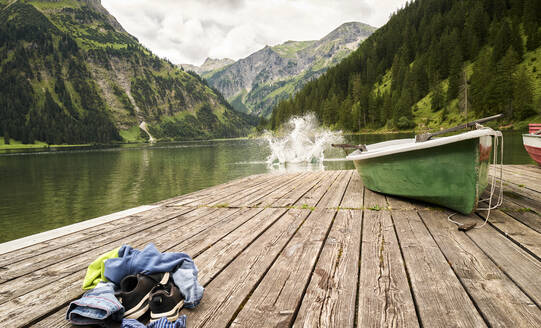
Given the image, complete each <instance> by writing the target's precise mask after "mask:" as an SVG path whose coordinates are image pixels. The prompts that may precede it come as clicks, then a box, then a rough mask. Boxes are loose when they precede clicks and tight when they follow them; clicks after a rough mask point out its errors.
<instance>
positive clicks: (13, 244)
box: [0, 205, 159, 254]
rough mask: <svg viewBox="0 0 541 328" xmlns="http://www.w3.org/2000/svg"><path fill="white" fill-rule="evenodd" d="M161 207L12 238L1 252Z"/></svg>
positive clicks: (3, 245) (0, 249)
mask: <svg viewBox="0 0 541 328" xmlns="http://www.w3.org/2000/svg"><path fill="white" fill-rule="evenodd" d="M156 207H159V205H142V206H137V207H133V208H130V209H127V210H123V211H119V212H116V213H112V214H107V215H104V216H100V217H97V218H94V219H90V220H85V221H82V222H77V223H74V224H70V225H67V226H64V227H60V228H57V229H53V230H48V231H44V232H40V233H37V234H34V235H30V236H26V237H22V238H19V239H15V240H10V241H7V242H5V243H2V244H0V254H5V253H9V252H12V251H15V250H18V249H21V248H24V247H28V246H31V245H34V244H37V243H41V242H44V241H47V240H51V239H54V238H58V237H62V236H65V235H68V234H70V233H74V232H78V231H81V230H84V229H88V228H92V227H94V226H97V225H100V224H103V223H107V222H111V221H114V220H118V219H121V218H124V217H126V216H129V215H133V214H137V213H140V212H144V211H148V210H151V209H153V208H156Z"/></svg>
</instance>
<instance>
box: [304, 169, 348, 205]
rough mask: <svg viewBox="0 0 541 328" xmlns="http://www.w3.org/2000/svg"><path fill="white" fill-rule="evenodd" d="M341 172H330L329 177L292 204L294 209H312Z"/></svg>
mask: <svg viewBox="0 0 541 328" xmlns="http://www.w3.org/2000/svg"><path fill="white" fill-rule="evenodd" d="M340 174H341V171H332V172H331V173H330V174H329V175H326V176H325V178H324V179H323V180H321V181H319V182H318V183H317V184H316V185H315V186H314V187H313V188H311V189H310V190H309V191H308V192H307V193H306V194H304V195H303V196H302V197H301V198H300V199H299V200H297V201H296V202H295V203H294V206H296V207H302V206H305V207H314V206H316V204H317V203H319V201H320V200H321V197H323V195H324V194H325V193H326V192H327V190H328V189H329V187H330V185H331V184H332V183H333V182H334V181H335V179H337V178H338V176H339V175H340Z"/></svg>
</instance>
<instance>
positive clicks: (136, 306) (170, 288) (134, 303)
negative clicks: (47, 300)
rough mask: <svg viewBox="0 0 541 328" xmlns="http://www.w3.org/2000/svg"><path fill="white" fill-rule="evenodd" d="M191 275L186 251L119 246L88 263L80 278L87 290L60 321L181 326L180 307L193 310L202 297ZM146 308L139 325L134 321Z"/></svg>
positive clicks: (192, 270)
mask: <svg viewBox="0 0 541 328" xmlns="http://www.w3.org/2000/svg"><path fill="white" fill-rule="evenodd" d="M197 273H198V271H197V267H196V266H195V263H194V262H193V260H192V258H191V257H190V256H188V255H187V254H184V253H161V252H159V251H158V250H157V249H156V247H155V246H154V244H149V245H147V246H146V247H145V248H144V249H143V250H142V251H140V250H137V249H133V248H132V247H130V246H128V245H124V246H122V247H120V248H117V249H114V250H112V251H110V252H107V253H105V254H103V255H101V256H100V257H98V258H97V259H96V260H95V261H94V262H92V264H90V266H89V267H88V270H87V273H86V276H85V279H84V282H83V289H85V290H88V291H87V292H86V293H85V294H84V295H83V296H82V297H81V298H80V299H78V300H76V301H73V302H71V303H70V305H69V307H68V312H67V314H66V319H67V320H69V321H70V322H71V323H72V324H74V325H99V326H103V327H108V326H111V325H114V324H116V325H118V323H120V324H121V327H125V328H132V327H133V328H141V327H151V328H158V327H160V328H162V327H174V328H184V327H186V316H185V315H183V316H180V310H181V309H182V308H183V307H186V308H194V307H195V306H197V304H199V302H200V301H201V298H202V297H203V291H204V288H203V287H202V286H201V285H200V284H199V282H198V281H197ZM149 310H150V324H149V325H148V326H145V325H143V324H142V323H140V322H139V321H137V319H139V318H140V317H142V316H143V315H144V314H146V313H147V312H148V311H149Z"/></svg>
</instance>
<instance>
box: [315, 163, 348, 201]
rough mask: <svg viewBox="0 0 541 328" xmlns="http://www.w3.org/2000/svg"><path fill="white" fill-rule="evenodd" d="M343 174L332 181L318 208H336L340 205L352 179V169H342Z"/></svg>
mask: <svg viewBox="0 0 541 328" xmlns="http://www.w3.org/2000/svg"><path fill="white" fill-rule="evenodd" d="M340 172H341V174H340V175H339V176H338V177H337V178H336V180H335V181H333V182H332V185H331V186H330V187H329V189H328V190H327V192H326V193H325V194H324V195H323V197H321V199H320V201H319V202H318V203H317V205H316V207H317V208H331V209H336V208H338V207H339V206H340V204H341V202H342V198H343V197H344V193H345V191H346V188H347V186H348V184H349V180H350V179H351V175H352V173H353V172H352V171H340Z"/></svg>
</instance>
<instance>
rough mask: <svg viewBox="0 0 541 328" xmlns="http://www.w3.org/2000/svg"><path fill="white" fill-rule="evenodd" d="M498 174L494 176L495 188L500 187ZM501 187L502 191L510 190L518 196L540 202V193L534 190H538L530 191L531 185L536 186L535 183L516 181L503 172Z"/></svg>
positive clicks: (490, 179)
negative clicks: (502, 187)
mask: <svg viewBox="0 0 541 328" xmlns="http://www.w3.org/2000/svg"><path fill="white" fill-rule="evenodd" d="M499 177H500V176H499V174H498V175H496V178H495V179H494V180H495V184H496V185H497V186H499V185H500V179H499ZM491 181H492V178H490V177H489V183H490V182H491ZM503 185H504V190H508V189H509V190H511V191H513V192H516V193H518V194H520V195H523V196H524V197H528V198H531V199H534V200H537V201H541V193H540V192H539V191H538V190H536V189H538V188H537V187H536V189H532V188H531V187H532V185H537V184H536V183H532V182H531V181H525V180H524V179H518V178H515V177H511V176H510V175H509V174H506V173H505V172H504V175H503Z"/></svg>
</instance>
